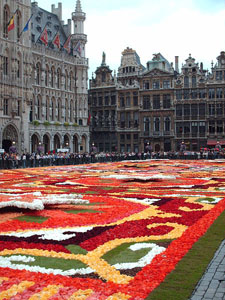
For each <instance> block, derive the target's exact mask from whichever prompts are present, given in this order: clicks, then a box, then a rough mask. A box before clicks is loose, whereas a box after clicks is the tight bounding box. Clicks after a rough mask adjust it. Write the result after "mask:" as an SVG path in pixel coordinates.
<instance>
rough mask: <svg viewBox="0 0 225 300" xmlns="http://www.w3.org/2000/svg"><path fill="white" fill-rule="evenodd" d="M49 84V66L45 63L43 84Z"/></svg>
mask: <svg viewBox="0 0 225 300" xmlns="http://www.w3.org/2000/svg"><path fill="white" fill-rule="evenodd" d="M48 85H49V66H48V65H47V66H46V68H45V86H48Z"/></svg>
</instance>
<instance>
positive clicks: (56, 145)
mask: <svg viewBox="0 0 225 300" xmlns="http://www.w3.org/2000/svg"><path fill="white" fill-rule="evenodd" d="M57 149H60V138H59V136H58V134H56V135H55V136H54V150H55V151H56V150H57Z"/></svg>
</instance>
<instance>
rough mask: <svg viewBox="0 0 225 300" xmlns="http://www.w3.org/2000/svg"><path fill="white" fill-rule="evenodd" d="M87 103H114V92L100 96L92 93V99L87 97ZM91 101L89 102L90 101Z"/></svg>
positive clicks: (98, 104) (94, 104) (99, 104)
mask: <svg viewBox="0 0 225 300" xmlns="http://www.w3.org/2000/svg"><path fill="white" fill-rule="evenodd" d="M89 100H90V101H89V104H90V105H93V106H102V105H105V106H109V105H116V95H115V94H112V95H111V94H105V95H101V96H98V97H97V96H95V95H93V97H92V99H90V98H89ZM90 102H91V103H90Z"/></svg>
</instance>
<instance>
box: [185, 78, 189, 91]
mask: <svg viewBox="0 0 225 300" xmlns="http://www.w3.org/2000/svg"><path fill="white" fill-rule="evenodd" d="M184 87H185V88H187V87H189V77H188V76H184Z"/></svg>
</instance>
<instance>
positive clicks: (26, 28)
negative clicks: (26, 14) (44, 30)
mask: <svg viewBox="0 0 225 300" xmlns="http://www.w3.org/2000/svg"><path fill="white" fill-rule="evenodd" d="M32 17H33V14H32V15H31V17H30V19H29V20H28V21H27V23H26V25H25V26H24V28H23V30H22V31H21V33H20V36H21V35H22V33H23V32H26V31H28V30H29V23H30V20H31V19H32Z"/></svg>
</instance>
